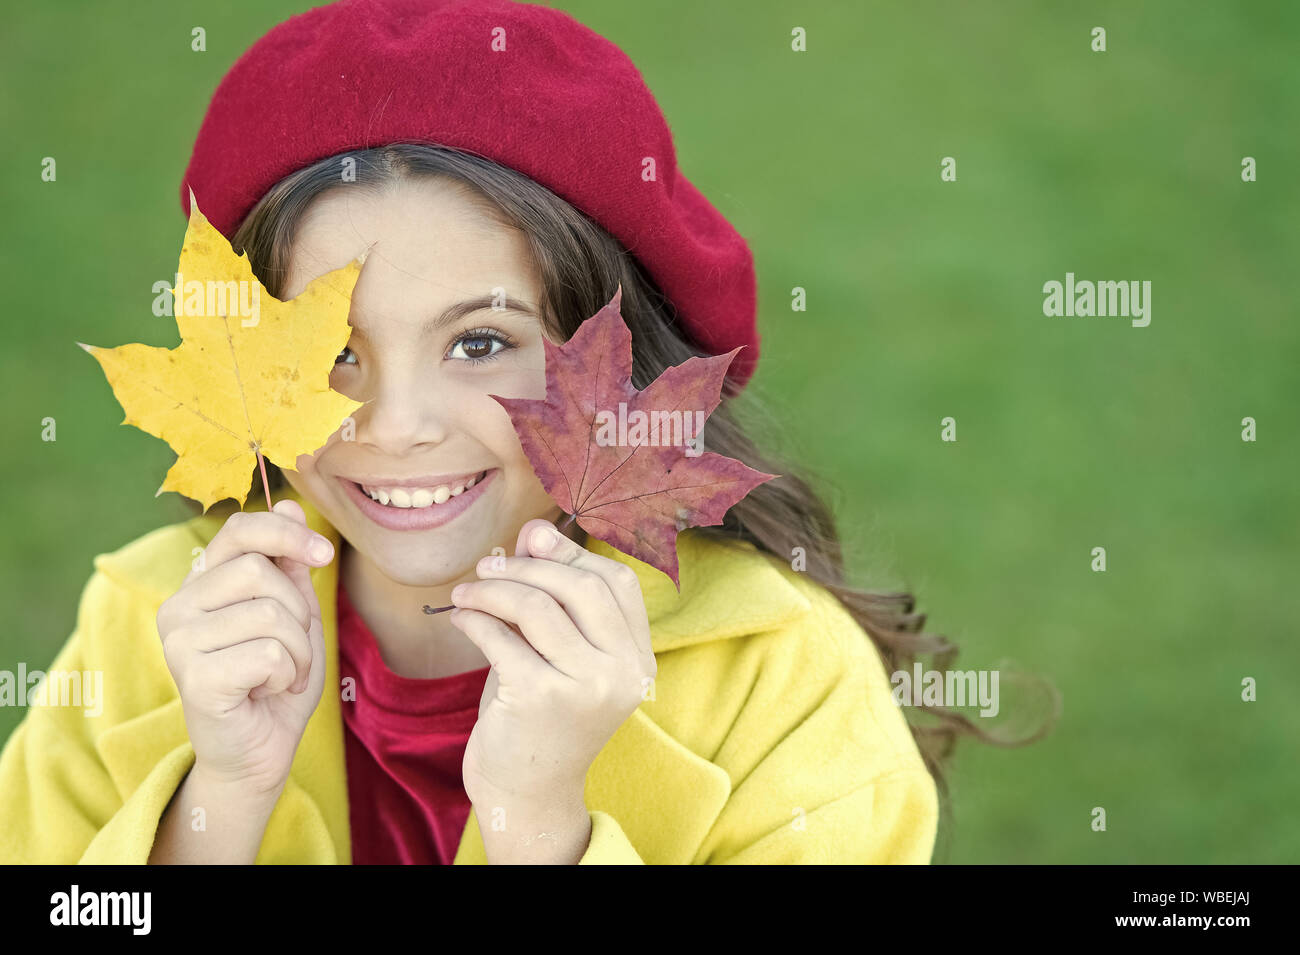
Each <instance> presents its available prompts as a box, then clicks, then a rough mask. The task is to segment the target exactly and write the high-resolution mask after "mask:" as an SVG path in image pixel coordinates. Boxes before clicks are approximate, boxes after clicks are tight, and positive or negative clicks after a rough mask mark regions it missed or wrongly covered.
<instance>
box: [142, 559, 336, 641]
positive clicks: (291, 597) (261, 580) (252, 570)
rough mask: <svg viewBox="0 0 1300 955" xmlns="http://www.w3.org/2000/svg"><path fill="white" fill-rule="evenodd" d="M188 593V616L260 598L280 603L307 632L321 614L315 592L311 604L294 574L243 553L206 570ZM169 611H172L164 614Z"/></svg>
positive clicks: (265, 560)
mask: <svg viewBox="0 0 1300 955" xmlns="http://www.w3.org/2000/svg"><path fill="white" fill-rule="evenodd" d="M293 563H294V564H296V566H298V567H303V565H302V564H297V563H296V562H293ZM303 569H304V571H305V570H306V568H305V567H303ZM188 592H189V596H190V600H189V602H188V604H187V605H186V607H185V610H184V613H186V614H189V613H192V612H193V611H195V610H198V611H202V612H205V613H206V612H210V611H213V610H220V609H221V608H223V607H229V606H232V605H234V604H238V603H243V602H244V601H245V600H253V599H256V598H258V597H269V598H271V599H273V600H278V601H279V602H280V603H281V604H283V605H284V607H285V609H286V610H288V611H289V612H290V613H291V614H293V616H294V618H295V619H296V620H297V621H298V623H299V624H301V625H302V628H303V629H304V630H306V629H307V627H309V626H310V625H311V618H312V615H313V611H314V610H315V612H316V613H317V614H319V610H318V608H315V604H316V603H317V601H316V599H315V596H316V595H315V592H314V591H313V592H312V601H311V603H310V604H309V603H308V602H307V600H306V599H305V598H304V596H303V594H302V588H301V587H300V586H298V584H296V583H295V582H294V580H293V577H292V574H291V573H290V571H288V570H285V569H283V568H281V567H279V566H277V565H276V564H275V563H273V562H272V561H271V559H270V558H269V557H266V556H265V555H263V554H242V555H240V556H239V557H236V558H235V559H234V560H228V561H226V562H225V563H224V564H222V565H221V566H220V567H216V568H213V569H211V570H206V571H204V572H203V573H202V574H200V575H199V576H198V578H196V579H195V580H194V581H193V582H192V583H190V584H189V588H188ZM168 612H171V611H170V609H169V610H168V611H165V612H164V615H165V614H166V613H168Z"/></svg>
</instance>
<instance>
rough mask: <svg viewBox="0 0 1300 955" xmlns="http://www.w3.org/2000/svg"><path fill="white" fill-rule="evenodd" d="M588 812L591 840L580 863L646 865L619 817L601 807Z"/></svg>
mask: <svg viewBox="0 0 1300 955" xmlns="http://www.w3.org/2000/svg"><path fill="white" fill-rule="evenodd" d="M588 814H589V815H590V816H591V840H590V842H588V843H587V851H586V852H584V853H583V854H582V858H581V859H579V860H578V865H645V862H644V860H643V859H642V858H641V856H640V854H639V853H638V852H637V851H636V849H635V847H633V845H632V842H631V840H629V839H628V837H627V835H626V834H625V833H624V832H623V827H622V826H620V825H619V824H618V820H617V819H615V818H614V817H613V816H611V815H610V814H609V813H607V812H601V811H600V810H599V809H593V810H591V811H590V812H589V813H588Z"/></svg>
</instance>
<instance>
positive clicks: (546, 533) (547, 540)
mask: <svg viewBox="0 0 1300 955" xmlns="http://www.w3.org/2000/svg"><path fill="white" fill-rule="evenodd" d="M528 543H529V546H530V547H532V549H533V550H534V551H536V552H537V553H539V554H545V553H546V552H547V551H548V550H550V549H551V548H552V547H553V546H554V545H555V532H554V531H552V530H551V529H550V528H549V527H537V528H534V529H533V532H532V534H531V535H529V537H528Z"/></svg>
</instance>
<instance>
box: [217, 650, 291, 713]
mask: <svg viewBox="0 0 1300 955" xmlns="http://www.w3.org/2000/svg"><path fill="white" fill-rule="evenodd" d="M211 665H212V667H213V668H214V669H219V670H220V672H221V674H222V676H223V678H224V679H223V682H224V684H225V685H224V686H223V687H222V689H223V690H226V691H229V692H231V693H232V695H234V696H235V697H239V696H252V698H253V699H255V700H257V699H261V698H262V697H264V696H273V695H275V694H276V693H282V692H284V691H285V690H287V689H288V688H289V686H290V684H292V683H293V681H294V675H295V674H294V667H293V658H292V657H290V656H289V653H288V651H287V650H286V649H285V647H284V644H283V643H281V642H280V641H279V640H274V639H272V638H270V637H263V638H261V639H259V640H248V641H245V642H244V643H238V644H236V645H235V646H233V647H227V648H226V649H224V650H218V651H217V652H216V654H215V655H214V656H213V658H212V662H211ZM254 690H256V692H250V691H254Z"/></svg>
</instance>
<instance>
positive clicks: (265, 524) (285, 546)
mask: <svg viewBox="0 0 1300 955" xmlns="http://www.w3.org/2000/svg"><path fill="white" fill-rule="evenodd" d="M275 508H276V509H275V510H274V511H272V512H269V513H268V512H266V511H239V512H236V513H234V514H231V515H230V517H228V518H227V519H226V523H225V524H224V525H223V526H222V528H221V530H219V531H217V534H216V536H215V537H213V538H212V541H211V543H209V544H208V546H207V547H206V548H205V549H204V551H203V566H204V568H205V571H206V570H211V569H212V568H214V567H219V566H221V565H222V564H224V563H225V562H226V561H228V560H234V559H235V558H236V557H238V556H239V555H241V554H247V553H250V552H256V553H259V554H265V555H266V556H267V557H292V558H293V559H294V560H296V561H299V562H301V563H304V564H308V565H310V566H312V567H322V566H324V565H325V564H328V563H329V562H330V561H331V560H333V559H334V547H333V545H332V544H330V542H329V541H328V540H326V539H325V538H324V537H321V536H320V535H319V534H317V533H316V532H315V531H313V530H311V529H310V528H308V527H307V524H306V518H305V516H302V509H301V508H299V507H298V505H297V504H296V502H294V501H280V502H279V503H277V504H276V505H275ZM295 511H297V513H296V514H295V513H294V512H295ZM313 548H319V550H314V549H313Z"/></svg>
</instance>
